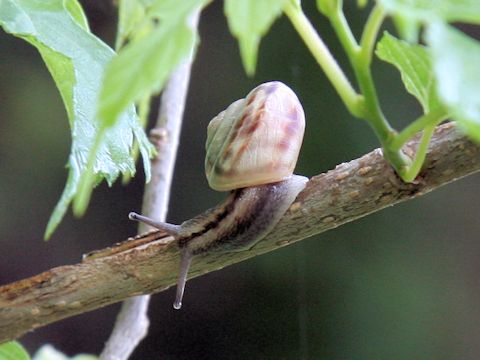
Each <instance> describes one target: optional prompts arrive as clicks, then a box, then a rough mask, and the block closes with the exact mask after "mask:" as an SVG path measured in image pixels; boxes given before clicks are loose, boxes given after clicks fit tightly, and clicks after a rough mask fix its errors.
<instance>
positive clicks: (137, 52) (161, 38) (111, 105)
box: [98, 1, 200, 124]
mask: <svg viewBox="0 0 480 360" xmlns="http://www.w3.org/2000/svg"><path fill="white" fill-rule="evenodd" d="M196 3H200V1H196ZM187 15H188V14H187ZM177 20H178V21H175V22H172V21H161V22H160V24H159V25H158V27H157V28H155V29H154V30H152V32H151V33H150V34H148V35H147V36H144V37H142V38H141V39H138V40H137V41H134V42H132V43H130V44H128V45H127V46H125V47H124V48H122V49H121V51H120V52H119V54H118V56H117V57H115V58H114V59H113V60H112V61H111V63H110V64H109V65H108V67H107V69H106V72H105V77H104V79H103V84H102V89H101V92H100V99H99V103H98V115H99V117H100V118H101V119H102V120H103V121H104V122H105V123H107V124H112V123H114V122H115V120H116V119H117V117H118V116H119V114H120V113H121V112H122V111H123V110H124V109H125V108H126V107H127V106H128V105H129V104H131V103H132V102H135V101H138V100H140V99H141V98H142V97H144V96H146V95H147V94H151V93H154V92H158V91H160V90H161V89H162V87H163V85H164V84H165V81H166V80H167V78H168V75H169V74H170V73H171V72H172V71H173V70H174V69H175V67H176V66H177V65H178V64H179V63H180V62H181V61H182V60H183V59H185V58H186V57H187V56H188V55H189V54H191V53H192V52H193V51H194V48H195V45H196V42H197V33H196V31H195V30H194V29H192V28H191V27H190V26H189V25H188V23H187V20H188V18H187V16H185V17H182V18H180V19H177Z"/></svg>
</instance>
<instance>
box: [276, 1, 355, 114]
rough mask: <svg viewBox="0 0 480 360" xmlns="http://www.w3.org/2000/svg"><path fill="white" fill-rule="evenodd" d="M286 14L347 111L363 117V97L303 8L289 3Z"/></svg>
mask: <svg viewBox="0 0 480 360" xmlns="http://www.w3.org/2000/svg"><path fill="white" fill-rule="evenodd" d="M285 14H286V15H287V17H288V18H289V19H290V21H291V23H292V25H293V26H294V28H295V30H296V31H297V32H298V34H299V35H300V37H301V38H302V40H303V41H304V42H305V45H307V47H308V49H309V50H310V52H311V53H312V55H313V57H314V58H315V60H316V61H317V62H318V64H319V65H320V67H321V68H322V69H323V71H324V72H325V75H326V76H327V78H328V79H329V80H330V82H331V83H332V85H333V87H334V88H335V90H336V91H337V93H338V95H339V96H340V98H341V99H342V101H343V102H344V104H345V106H346V107H347V109H348V110H349V111H350V113H351V114H352V115H354V116H357V117H361V114H362V112H363V111H362V106H361V104H362V96H361V95H359V94H358V93H357V92H356V91H355V89H354V88H353V87H352V85H351V84H350V81H349V80H348V79H347V77H346V76H345V74H344V72H343V71H342V69H341V68H340V66H339V65H338V63H337V61H336V60H335V58H334V57H333V55H332V53H331V52H330V50H329V49H328V47H327V46H326V45H325V43H324V42H323V40H322V38H321V37H320V36H319V34H318V33H317V32H316V31H315V29H314V28H313V26H312V24H311V23H310V21H309V20H308V18H307V17H306V16H305V14H304V13H303V11H302V8H301V7H300V6H299V5H298V6H296V5H293V4H292V3H290V2H288V3H287V5H286V6H285Z"/></svg>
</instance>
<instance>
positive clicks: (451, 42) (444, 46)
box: [426, 22, 480, 142]
mask: <svg viewBox="0 0 480 360" xmlns="http://www.w3.org/2000/svg"><path fill="white" fill-rule="evenodd" d="M426 39H427V41H428V44H429V45H430V47H431V54H432V62H433V68H434V71H435V76H436V79H437V92H438V95H439V97H440V99H441V101H442V102H443V103H444V104H445V105H446V106H447V108H448V109H449V111H450V112H451V114H452V117H453V118H454V119H455V120H457V121H458V122H459V124H461V125H462V127H463V128H464V129H465V130H466V132H467V134H468V135H470V136H471V137H472V138H474V139H475V140H476V141H479V142H480V71H479V64H480V43H479V42H478V41H476V40H474V39H473V38H471V37H469V36H467V35H465V34H463V33H462V32H460V31H459V30H456V29H455V28H453V27H452V26H449V25H447V24H444V23H441V22H438V23H434V24H432V25H430V26H428V28H427V33H426Z"/></svg>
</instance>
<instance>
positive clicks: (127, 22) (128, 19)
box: [115, 0, 146, 50]
mask: <svg viewBox="0 0 480 360" xmlns="http://www.w3.org/2000/svg"><path fill="white" fill-rule="evenodd" d="M145 12H146V6H145V4H144V2H143V1H141V0H119V1H118V26H117V38H116V40H115V49H116V50H118V49H120V47H122V46H123V44H125V43H126V42H127V40H128V38H129V37H130V36H131V34H132V33H133V32H134V30H135V29H137V28H138V27H139V26H140V24H141V22H142V20H143V19H144V18H145Z"/></svg>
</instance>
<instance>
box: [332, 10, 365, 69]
mask: <svg viewBox="0 0 480 360" xmlns="http://www.w3.org/2000/svg"><path fill="white" fill-rule="evenodd" d="M329 20H330V22H331V24H332V27H333V30H335V33H336V34H337V36H338V38H339V40H340V42H341V44H342V46H343V48H344V50H345V52H346V53H347V56H348V58H349V60H350V62H351V61H352V60H353V59H354V58H355V57H356V56H357V54H358V53H359V52H360V46H359V45H358V43H357V40H356V39H355V36H354V35H353V33H352V30H351V29H350V26H349V25H348V22H347V19H346V18H345V14H344V13H343V10H342V8H341V7H338V8H336V11H333V12H332V13H331V14H330V16H329ZM352 65H353V64H352Z"/></svg>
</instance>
